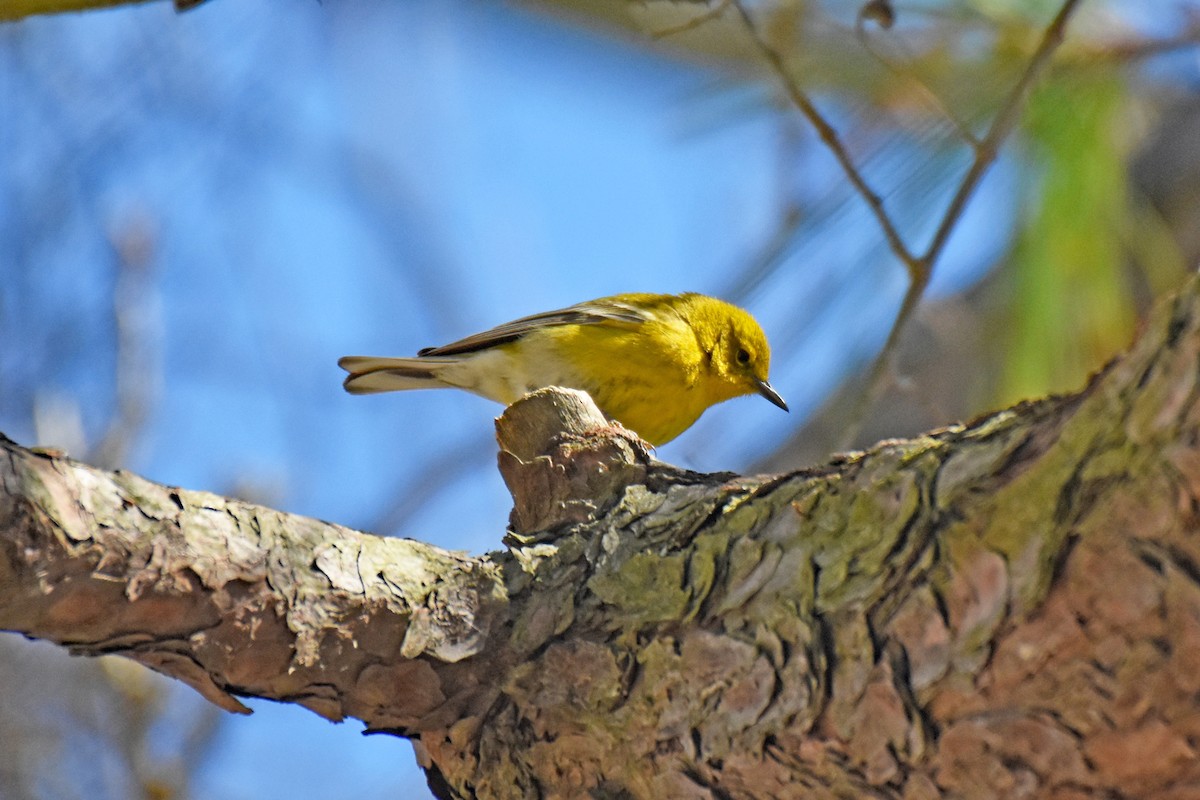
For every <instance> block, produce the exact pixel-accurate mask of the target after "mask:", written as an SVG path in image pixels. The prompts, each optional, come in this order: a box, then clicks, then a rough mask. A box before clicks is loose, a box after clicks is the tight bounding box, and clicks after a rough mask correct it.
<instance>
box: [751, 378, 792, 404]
mask: <svg viewBox="0 0 1200 800" xmlns="http://www.w3.org/2000/svg"><path fill="white" fill-rule="evenodd" d="M754 383H755V385H757V386H758V393H759V394H761V395H762V396H763V397H765V398H767V399H768V400H770V401H771V402H772V403H774V404H775V405H777V406H779V407H780V408H782V409H783V410H784V411H787V410H788V407H787V403H785V402H783V398H782V397H780V396H779V392H777V391H775V390H774V389H773V388H772V387H771V384H769V383H767V382H766V381H764V380H759V379H758V378H755V379H754Z"/></svg>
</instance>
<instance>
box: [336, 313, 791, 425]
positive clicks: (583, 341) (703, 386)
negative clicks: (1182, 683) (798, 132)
mask: <svg viewBox="0 0 1200 800" xmlns="http://www.w3.org/2000/svg"><path fill="white" fill-rule="evenodd" d="M338 365H339V366H340V367H342V369H344V370H346V371H347V372H349V373H350V374H349V376H347V378H346V381H345V383H344V384H343V385H344V386H345V388H346V391H347V392H350V393H351V394H372V393H375V392H391V391H398V390H403V389H437V388H445V387H456V388H459V389H465V390H467V391H468V392H474V393H475V394H478V395H482V396H483V397H487V398H489V399H491V400H496V401H498V402H500V403H503V404H505V405H508V404H510V403H513V402H515V401H516V400H518V399H519V398H521V397H522V396H523V395H524V394H526V393H527V392H531V391H533V390H534V389H540V388H542V387H545V386H562V387H566V388H570V389H582V390H583V391H585V392H587V393H588V394H589V395H591V397H592V399H593V400H595V401H596V405H597V406H599V407H600V410H601V411H602V412H604V415H605V416H607V417H608V418H609V419H614V420H617V421H618V422H620V423H621V424H622V425H624V426H625V427H627V428H629V429H630V430H632V431H634V432H635V433H637V434H638V435H639V436H641V437H642V438H643V439H645V440H646V441H648V442H650V443H651V444H654V445H660V444H665V443H666V442H669V441H671V440H672V439H674V438H675V437H676V436H678V435H679V434H681V433H683V432H684V431H685V430H687V429H688V427H690V426H691V425H692V423H694V422H695V421H696V420H697V419H699V417H700V415H701V414H703V413H704V410H705V409H706V408H708V407H709V406H712V405H716V404H717V403H720V402H723V401H725V400H729V399H730V398H733V397H739V396H741V395H744V394H754V393H757V394H761V395H762V396H763V397H765V398H767V399H768V400H770V401H771V402H772V403H774V404H775V405H777V406H779V407H780V408H782V409H783V410H784V411H787V403H785V402H784V401H783V398H782V397H780V396H779V393H778V392H776V391H775V390H774V389H772V388H771V384H770V383H768V382H767V373H768V368H769V367H770V365H771V348H770V347H769V346H768V345H767V337H766V335H765V334H764V333H763V331H762V328H761V327H759V324H758V322H757V321H756V320H755V319H754V317H752V316H750V314H749V313H748V312H746V311H745V310H743V309H741V308H738V307H737V306H734V305H730V304H729V303H726V302H724V301H723V300H717V299H715V298H712V297H706V296H704V295H702V294H695V293H687V294H679V295H669V294H620V295H615V296H613V297H602V298H600V299H598V300H590V301H588V302H586V303H579V304H578V305H574V306H571V307H569V308H564V309H560V310H558V311H547V312H545V313H542V314H534V315H532V316H528V317H522V318H521V319H518V320H514V321H513V322H509V323H506V324H504V325H500V326H498V327H495V328H492V329H491V330H488V331H484V332H483V333H477V334H475V335H474V336H468V337H467V338H465V339H460V340H458V341H457V342H451V343H450V344H447V345H442V346H441V347H427V348H425V349H424V350H421V351H419V352H418V353H417V355H416V356H415V357H413V358H380V357H374V356H346V357H345V358H342V359H341V360H339V361H338Z"/></svg>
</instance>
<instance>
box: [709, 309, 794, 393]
mask: <svg viewBox="0 0 1200 800" xmlns="http://www.w3.org/2000/svg"><path fill="white" fill-rule="evenodd" d="M727 316H728V318H727V324H725V325H722V326H721V330H720V333H719V334H718V336H717V342H716V347H715V348H714V350H713V369H714V371H715V372H716V373H717V375H718V377H719V378H720V379H721V380H722V381H723V382H724V383H726V384H727V385H728V387H729V389H730V392H731V395H730V396H736V395H742V394H761V395H762V396H763V397H765V398H767V399H768V400H770V401H771V402H772V403H774V404H775V405H777V406H779V407H780V408H782V409H783V410H784V411H787V410H788V407H787V403H785V402H784V401H783V398H782V397H780V396H779V392H777V391H775V389H773V388H772V387H771V384H770V383H769V382H768V381H767V376H768V374H769V372H770V368H771V346H770V345H768V344H767V335H766V334H765V333H763V330H762V327H760V326H759V324H758V322H757V321H756V320H755V319H754V317H752V316H750V314H749V313H748V312H746V311H743V310H742V309H740V308H737V307H735V306H729V307H728V315H727Z"/></svg>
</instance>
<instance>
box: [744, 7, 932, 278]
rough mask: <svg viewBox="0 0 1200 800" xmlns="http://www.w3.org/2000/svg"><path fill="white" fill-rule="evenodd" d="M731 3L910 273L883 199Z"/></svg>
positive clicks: (910, 259) (912, 263)
mask: <svg viewBox="0 0 1200 800" xmlns="http://www.w3.org/2000/svg"><path fill="white" fill-rule="evenodd" d="M732 4H733V7H734V8H736V9H737V12H738V14H740V15H741V17H742V21H743V22H744V23H745V25H746V30H747V31H749V33H750V37H751V38H752V39H753V40H754V44H755V46H756V47H757V48H758V50H759V52H760V53H761V54H762V56H763V58H765V59H766V61H767V63H768V64H770V65H771V69H773V70H774V71H775V74H776V75H778V76H779V80H780V82H781V83H782V84H783V88H784V91H786V92H787V94H788V97H789V98H790V99H791V101H792V103H794V104H795V106H796V108H798V109H800V113H801V114H803V115H804V117H805V118H806V119H807V120H808V121H809V124H811V125H812V126H813V128H815V129H816V131H817V135H818V136H819V137H820V138H821V141H822V142H824V143H825V146H826V147H828V148H829V150H830V152H832V153H833V156H834V158H836V159H837V162H838V164H840V165H841V167H842V171H843V172H845V173H846V177H847V178H849V179H850V183H852V184H853V185H854V188H855V189H856V190H857V191H858V193H859V194H860V195H861V196H862V198H863V200H865V201H866V203H867V205H868V206H869V207H870V209H871V213H872V214H874V215H875V219H876V220H877V221H878V222H879V227H880V228H882V229H883V235H884V236H885V237H886V238H887V242H888V246H889V247H891V249H892V252H893V253H895V254H896V257H897V258H899V259H900V260H901V261H902V262H904V265H905V266H906V267H908V269H909V273H910V274H912V272H913V270H914V269H915V268H916V263H917V259H916V258H915V257H914V256H913V254H912V253H911V252H910V251H909V249H908V246H907V245H905V243H904V240H903V239H902V238H901V236H900V232H899V231H898V230H896V226H895V224H894V223H893V222H892V219H891V217H890V216H888V213H887V210H886V209H885V208H884V207H883V198H881V197H880V196H879V195H878V194H876V193H875V191H874V190H873V189H871V187H870V186H869V185H868V184H867V181H866V179H865V178H863V176H862V173H860V172H859V171H858V167H857V166H855V164H854V159H852V158H851V157H850V152H849V151H848V150H847V149H846V146H845V145H844V144H842V140H841V138H840V137H839V136H838V134H837V131H836V130H835V129H834V127H833V126H832V125H830V124H829V122H828V121H826V119H825V117H824V116H823V115H822V114H821V112H820V111H818V110H817V107H816V106H815V105H814V104H813V102H812V100H811V99H810V98H809V96H808V94H807V93H805V91H804V90H803V89H801V88H800V85H799V84H797V83H796V81H794V80H793V79H792V75H791V73H790V72H788V68H787V65H786V64H784V62H783V57H782V56H780V55H779V53H778V51H776V50H775V48H773V47H771V45H769V44H768V43H767V41H766V40H765V39H764V38H763V37H762V34H761V33H759V30H758V26H757V25H755V24H754V19H753V18H752V17H751V16H750V12H749V11H747V10H746V7H745V5H744V4H743V3H742V0H732Z"/></svg>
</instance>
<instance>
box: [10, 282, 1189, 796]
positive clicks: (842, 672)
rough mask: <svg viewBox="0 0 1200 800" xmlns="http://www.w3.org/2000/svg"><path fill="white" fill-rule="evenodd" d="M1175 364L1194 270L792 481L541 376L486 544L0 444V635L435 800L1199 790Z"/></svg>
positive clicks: (1181, 404)
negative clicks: (291, 722)
mask: <svg viewBox="0 0 1200 800" xmlns="http://www.w3.org/2000/svg"><path fill="white" fill-rule="evenodd" d="M1198 372H1200V287H1198V285H1197V282H1196V281H1195V280H1193V281H1192V282H1190V283H1189V285H1188V286H1187V287H1186V288H1185V290H1184V291H1183V292H1182V293H1181V294H1180V295H1179V296H1178V297H1176V298H1174V299H1172V300H1170V301H1168V302H1166V303H1164V304H1163V305H1162V306H1161V307H1160V308H1159V309H1158V311H1157V312H1156V313H1155V315H1154V316H1153V317H1152V319H1151V320H1150V321H1149V322H1148V323H1147V326H1146V329H1145V331H1144V332H1143V335H1142V336H1141V338H1140V340H1139V342H1138V343H1137V344H1136V345H1135V346H1134V348H1133V349H1132V350H1131V351H1130V352H1129V353H1128V354H1126V355H1125V356H1123V357H1121V358H1119V359H1117V360H1115V361H1114V362H1113V363H1112V364H1110V365H1109V366H1108V367H1107V368H1106V369H1105V370H1103V371H1102V372H1101V373H1100V374H1098V375H1097V376H1096V377H1095V378H1094V379H1093V380H1092V381H1091V382H1090V384H1089V385H1088V386H1087V387H1086V388H1085V389H1083V390H1082V391H1081V392H1079V393H1078V394H1075V395H1072V396H1067V397H1059V398H1050V399H1046V400H1042V401H1039V402H1035V403H1027V404H1023V405H1020V406H1018V407H1015V408H1012V409H1009V410H1006V411H1002V412H998V413H995V414H991V415H989V416H987V417H984V418H982V419H979V420H977V421H975V422H973V423H971V424H969V425H966V426H955V427H951V428H947V429H945V430H941V431H936V432H934V433H931V434H929V435H927V436H924V437H921V438H918V439H914V440H911V441H891V442H884V443H882V444H880V445H879V446H877V447H876V448H874V449H873V450H871V451H869V452H866V453H855V454H851V455H847V456H842V457H839V458H837V459H835V460H834V461H832V462H831V463H829V464H826V465H824V466H822V467H819V468H816V469H810V470H805V471H802V472H797V473H793V474H788V475H778V476H755V477H740V476H734V475H700V474H695V473H689V472H684V471H681V470H678V469H676V468H673V467H670V466H668V465H665V464H661V463H659V462H656V461H654V460H652V459H651V458H650V457H649V455H648V454H647V452H646V450H645V449H644V448H643V446H642V445H641V443H640V442H638V441H637V440H636V439H635V438H632V437H630V436H629V435H628V434H626V433H624V432H623V431H621V430H620V429H619V428H616V427H615V426H609V425H607V424H606V423H605V422H604V421H603V419H601V418H599V417H598V416H592V415H594V414H595V413H596V412H595V411H594V409H593V408H591V407H590V401H588V400H587V398H586V396H579V395H578V394H577V393H574V394H573V393H569V392H559V391H557V390H554V391H548V392H541V393H536V394H535V395H532V396H531V397H530V398H527V399H526V400H523V401H521V402H520V403H518V404H517V405H515V406H513V407H512V408H510V409H509V410H508V411H507V412H506V413H505V416H504V417H502V418H501V421H500V422H499V424H498V431H499V436H500V440H501V453H500V467H501V471H502V473H503V475H504V477H505V480H506V481H507V482H508V485H509V487H510V489H511V490H512V491H513V493H514V501H515V507H514V511H513V516H512V520H511V522H512V524H511V526H510V529H509V533H508V536H507V537H506V539H505V543H506V545H507V549H506V550H504V551H501V552H496V553H491V554H489V555H487V556H483V557H480V558H469V557H466V556H463V555H459V554H454V553H448V552H446V551H443V550H439V549H438V548H435V547H431V546H428V545H424V544H420V543H418V542H413V541H408V540H400V539H383V538H379V537H376V536H372V535H369V534H364V533H358V532H355V531H350V530H347V529H344V528H341V527H338V526H336V525H330V524H327V523H322V522H317V521H315V520H311V519H305V518H300V517H295V516H291V515H287V514H282V513H280V512H276V511H272V510H270V509H266V508H261V507H257V506H252V505H249V504H246V503H241V502H237V501H233V500H228V499H225V498H220V497H216V496H214V495H210V494H205V493H202V492H191V491H185V490H181V489H174V488H170V487H165V486H160V485H158V484H154V483H151V482H149V481H146V480H143V479H141V478H138V477H136V476H134V475H131V474H129V473H124V472H116V473H109V472H103V471H100V470H96V469H93V468H90V467H87V466H85V465H82V464H79V463H76V462H73V461H70V460H68V459H65V458H58V457H53V456H50V455H46V454H39V453H35V452H31V451H29V450H26V449H23V448H21V447H19V446H17V445H15V444H13V443H11V442H8V441H7V440H5V441H4V442H3V443H2V444H0V446H2V448H3V458H0V486H2V487H3V489H2V492H0V627H3V628H6V629H10V630H15V631H20V632H22V633H24V634H26V635H28V636H33V637H39V638H45V639H50V640H52V641H56V642H59V643H61V644H63V645H65V646H67V647H69V648H70V649H71V650H72V651H73V652H76V653H80V654H97V653H114V652H115V653H121V654H123V655H126V656H129V657H130V658H133V659H135V660H137V661H140V662H141V663H144V664H147V665H148V666H151V667H153V668H154V669H157V670H159V671H160V672H163V673H166V674H168V675H172V676H174V677H177V678H179V679H181V680H184V681H186V682H188V683H189V684H191V685H192V686H194V687H196V688H197V689H198V690H199V691H200V692H201V693H203V694H204V695H205V696H206V697H208V698H210V699H211V700H213V701H214V702H216V703H217V704H219V705H221V706H222V707H224V708H228V709H230V710H242V706H241V704H240V703H239V702H238V701H237V699H236V697H237V696H247V695H248V696H260V697H270V698H274V699H279V700H285V701H293V702H297V703H301V704H303V705H305V706H307V707H309V708H311V709H312V710H314V711H316V712H317V713H319V714H321V715H323V716H325V717H328V718H330V719H341V718H342V717H344V716H353V717H357V718H359V719H362V720H364V721H365V722H366V723H367V725H368V726H369V728H370V729H372V730H378V731H389V732H394V733H396V734H398V735H402V736H407V737H410V738H411V739H412V740H413V742H414V744H415V746H416V747H417V751H418V755H419V757H420V758H421V759H422V763H423V764H424V765H425V766H426V768H427V769H428V771H429V775H430V782H431V785H432V786H434V787H435V790H436V791H438V792H439V793H440V794H442V795H443V796H446V797H451V796H453V797H483V798H510V797H530V798H532V797H578V796H591V797H611V798H675V797H684V798H773V797H804V798H823V797H830V798H835V797H836V798H850V797H855V798H857V797H895V798H913V799H915V798H934V797H1054V798H1064V799H1065V798H1083V797H1095V798H1100V797H1105V798H1109V797H1162V798H1185V797H1195V796H1198V794H1200V757H1198V756H1197V752H1196V748H1197V747H1198V746H1200V745H1198V742H1200V702H1198V700H1200V538H1198V537H1197V507H1198V506H1197V496H1198V495H1200V451H1198V449H1197V442H1198V441H1200V404H1198V402H1197V376H1198ZM547 419H553V420H557V422H556V423H555V424H553V425H548V424H547Z"/></svg>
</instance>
